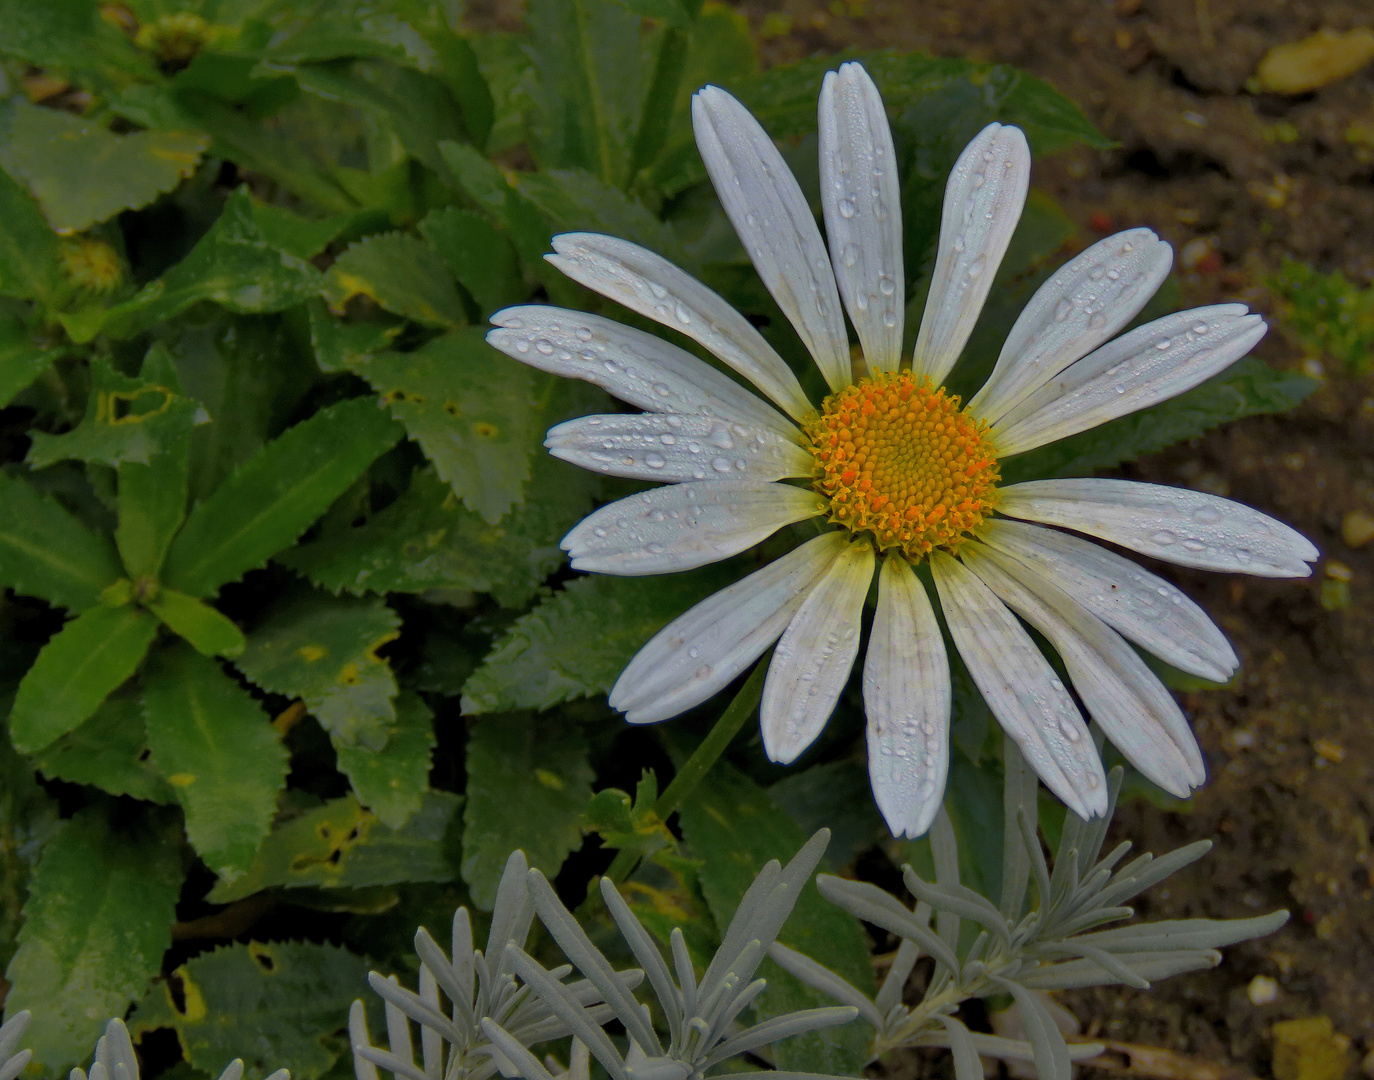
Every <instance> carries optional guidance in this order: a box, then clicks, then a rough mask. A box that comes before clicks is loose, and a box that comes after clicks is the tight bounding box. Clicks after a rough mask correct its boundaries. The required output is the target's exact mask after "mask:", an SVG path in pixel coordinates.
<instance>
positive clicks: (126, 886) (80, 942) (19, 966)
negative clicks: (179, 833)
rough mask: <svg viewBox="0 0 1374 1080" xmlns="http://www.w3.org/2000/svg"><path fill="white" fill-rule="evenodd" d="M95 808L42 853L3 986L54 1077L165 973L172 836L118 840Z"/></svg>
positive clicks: (173, 876)
mask: <svg viewBox="0 0 1374 1080" xmlns="http://www.w3.org/2000/svg"><path fill="white" fill-rule="evenodd" d="M104 818H105V812H104V810H103V809H102V808H100V807H92V808H90V809H88V810H83V811H81V812H80V813H78V814H77V815H76V816H75V817H74V818H72V819H71V820H70V821H68V822H66V823H64V824H63V826H62V828H61V831H59V832H58V834H57V835H56V836H55V837H53V839H52V840H51V841H49V843H48V846H47V847H46V848H44V850H43V857H42V859H41V860H40V861H39V863H38V868H37V870H36V871H35V873H34V876H33V880H32V882H31V884H30V887H29V901H28V903H27V904H25V905H24V926H23V929H21V930H20V931H19V951H18V952H16V953H15V954H14V958H13V959H12V960H11V961H10V965H9V968H8V970H7V971H6V972H5V978H6V979H8V980H9V983H10V989H9V995H8V997H7V998H6V1000H5V1008H6V1011H7V1013H8V1015H10V1016H13V1015H14V1014H15V1013H17V1012H18V1011H19V1010H20V1009H25V1008H27V1009H30V1010H32V1012H33V1021H32V1023H31V1025H30V1026H29V1030H28V1034H27V1035H26V1036H25V1039H24V1045H25V1046H28V1047H31V1048H32V1049H33V1052H34V1059H35V1060H36V1061H37V1062H39V1063H41V1064H42V1065H44V1066H45V1067H46V1068H47V1069H48V1070H50V1072H58V1071H61V1070H62V1069H63V1068H64V1067H66V1066H69V1065H73V1064H75V1063H76V1061H77V1060H85V1057H86V1055H87V1054H88V1053H89V1052H90V1050H89V1048H90V1046H92V1045H93V1044H94V1042H95V1039H96V1037H97V1036H98V1035H99V1034H100V1033H101V1031H102V1030H103V1029H104V1027H105V1023H106V1021H107V1020H108V1019H109V1018H110V1017H111V1016H123V1015H124V1012H125V1010H126V1009H127V1008H128V1006H129V1003H130V1002H131V1001H133V1000H134V999H135V998H136V997H138V996H139V995H140V994H142V993H143V990H144V988H145V987H146V986H147V985H148V980H149V979H151V978H152V977H153V976H155V975H156V974H157V973H158V970H159V969H160V968H161V966H162V954H163V952H164V951H165V950H166V949H167V948H168V947H169V946H170V945H171V944H172V933H171V926H172V921H173V919H174V918H175V907H176V901H177V894H178V893H179V892H180V891H181V881H182V876H183V873H182V866H181V850H180V845H179V844H178V843H177V842H176V841H175V840H174V839H173V837H172V836H171V835H167V834H163V835H160V836H154V835H144V836H138V837H131V836H120V835H118V834H116V833H114V832H113V831H112V830H111V829H110V828H109V826H108V825H107V824H106V822H105V820H104Z"/></svg>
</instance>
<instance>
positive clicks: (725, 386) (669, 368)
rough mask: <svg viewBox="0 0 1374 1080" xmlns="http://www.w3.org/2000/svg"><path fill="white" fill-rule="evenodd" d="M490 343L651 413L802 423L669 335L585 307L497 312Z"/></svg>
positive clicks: (770, 424) (787, 426)
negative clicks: (669, 339) (666, 338)
mask: <svg viewBox="0 0 1374 1080" xmlns="http://www.w3.org/2000/svg"><path fill="white" fill-rule="evenodd" d="M491 321H492V322H493V323H495V324H496V326H497V329H495V330H492V331H489V332H488V334H487V341H488V342H489V343H490V344H491V345H492V346H493V347H495V348H497V349H500V350H501V351H502V352H503V353H505V354H506V355H507V356H510V357H513V358H514V359H516V360H519V361H520V362H521V363H522V364H529V365H530V366H531V367H536V368H538V369H539V370H540V371H550V372H552V373H553V374H555V375H563V376H566V377H567V378H569V379H583V380H585V381H586V382H589V383H594V384H596V385H597V386H599V387H601V388H602V389H603V390H605V391H606V392H607V393H610V394H614V395H615V396H616V397H618V398H620V400H621V401H628V402H629V403H630V404H631V405H637V406H639V408H641V409H644V410H646V411H648V412H659V413H684V414H688V415H691V414H695V415H698V416H715V417H719V418H720V419H722V420H731V421H741V422H743V423H746V424H752V425H753V426H754V427H760V428H764V429H766V430H768V431H773V432H776V433H777V434H779V435H782V436H784V437H790V436H791V435H792V434H793V433H794V432H795V431H796V428H795V427H794V426H793V424H792V422H791V421H789V420H788V419H787V418H786V417H785V416H783V415H782V414H781V413H780V412H778V411H777V410H776V409H774V408H773V407H772V406H771V405H769V404H768V403H767V402H766V401H764V400H763V399H762V398H760V397H758V396H756V395H754V394H751V393H750V392H749V391H748V390H746V389H744V387H742V386H740V385H739V384H738V383H736V382H733V381H731V380H730V378H729V377H728V376H726V375H723V374H721V373H720V372H719V371H716V370H714V369H713V368H712V367H711V366H710V365H709V364H706V363H704V362H703V361H701V360H699V359H697V358H696V357H695V356H693V355H692V354H691V353H689V352H687V351H686V350H685V349H679V348H678V347H677V346H676V345H673V344H671V343H669V342H667V341H664V340H663V339H662V338H658V337H654V335H653V334H646V333H645V332H644V331H643V330H636V329H635V328H634V327H632V326H626V325H624V324H623V323H618V322H615V321H614V320H612V319H603V318H602V317H601V316H600V315H589V314H587V313H586V312H583V311H568V310H565V309H564V308H555V307H543V306H540V305H529V306H526V307H510V308H506V309H504V310H503V311H498V312H497V313H496V314H495V315H493V316H492V317H491Z"/></svg>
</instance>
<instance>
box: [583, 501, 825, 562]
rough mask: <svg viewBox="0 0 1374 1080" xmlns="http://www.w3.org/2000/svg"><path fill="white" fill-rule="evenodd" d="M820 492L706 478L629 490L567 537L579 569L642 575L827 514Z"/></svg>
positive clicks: (720, 554)
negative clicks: (633, 490) (624, 496)
mask: <svg viewBox="0 0 1374 1080" xmlns="http://www.w3.org/2000/svg"><path fill="white" fill-rule="evenodd" d="M825 510H826V501H825V500H824V499H823V498H821V497H820V496H819V495H817V494H816V493H815V492H814V491H808V490H807V489H806V488H799V487H792V486H791V485H790V484H770V483H766V482H763V481H759V480H704V481H700V482H691V483H686V484H676V485H673V486H670V487H660V488H654V489H653V490H652V491H641V492H639V493H638V494H637V495H630V496H628V497H627V498H624V499H620V500H619V501H617V502H613V503H611V504H609V505H608V506H603V507H601V509H599V510H597V511H595V512H594V513H591V514H588V515H587V516H586V517H584V518H583V519H582V520H581V521H580V522H578V523H577V525H576V526H575V527H574V528H573V529H572V531H571V532H569V533H568V535H567V536H565V537H563V549H564V550H565V551H566V552H567V553H568V554H569V555H570V556H571V557H572V564H573V568H574V569H576V570H588V571H595V572H597V573H601V574H620V575H624V576H626V577H641V576H643V575H646V574H671V573H673V572H675V571H678V570H691V569H692V568H693V567H697V566H705V565H706V564H707V563H713V562H720V560H721V559H728V558H729V557H730V556H731V555H738V554H739V553H740V552H741V551H744V550H745V549H746V548H751V547H753V546H754V545H755V544H757V543H758V542H759V541H760V540H762V539H764V538H765V537H767V536H771V535H772V534H773V533H775V532H777V531H778V530H779V529H781V528H782V527H783V526H784V525H790V524H791V523H792V522H794V521H804V520H805V519H807V518H809V517H815V516H816V515H818V514H823V513H825Z"/></svg>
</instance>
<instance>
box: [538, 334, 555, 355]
mask: <svg viewBox="0 0 1374 1080" xmlns="http://www.w3.org/2000/svg"><path fill="white" fill-rule="evenodd" d="M534 347H535V349H536V350H538V351H539V352H541V353H543V354H544V355H545V356H548V355H549V354H550V353H552V352H553V342H552V341H550V340H549V339H548V338H540V339H539V340H538V341H536V342H535V343H534Z"/></svg>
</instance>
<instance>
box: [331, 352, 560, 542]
mask: <svg viewBox="0 0 1374 1080" xmlns="http://www.w3.org/2000/svg"><path fill="white" fill-rule="evenodd" d="M485 336H486V332H485V329H484V328H482V327H479V326H474V327H469V328H467V329H464V330H460V331H458V332H457V333H453V334H446V335H444V336H443V337H440V338H435V339H434V340H433V341H431V342H430V343H429V344H428V345H425V346H424V347H423V348H421V349H417V350H416V351H415V352H411V353H383V354H381V355H379V356H375V357H373V358H372V359H370V360H368V361H367V362H366V363H364V364H362V365H361V366H360V367H358V368H357V371H358V374H360V375H362V376H363V378H365V379H366V380H367V381H368V382H369V383H370V384H371V385H372V388H373V389H374V390H376V391H377V393H378V394H380V395H381V399H382V401H384V402H385V403H386V404H387V405H388V406H389V407H390V409H391V415H392V416H394V417H395V418H396V419H397V420H399V421H401V423H403V424H405V426H406V431H408V432H409V433H410V436H411V438H413V439H415V440H416V441H417V442H418V443H419V444H420V445H421V446H422V447H423V448H424V451H425V456H426V457H428V458H429V459H430V460H431V461H432V462H433V463H434V468H435V469H436V470H437V471H438V473H439V475H440V476H441V477H443V478H444V479H445V480H446V481H448V483H449V485H450V486H451V487H452V488H453V491H454V493H455V494H456V495H458V496H459V497H460V498H461V499H462V500H463V503H464V504H465V505H466V506H467V507H468V509H469V510H473V511H475V512H476V513H478V514H480V515H481V516H482V517H483V518H485V519H486V520H487V521H488V522H489V523H491V524H493V525H494V524H496V523H497V522H498V521H500V520H501V518H502V517H504V516H505V515H506V513H507V512H508V511H509V510H510V509H511V507H512V506H515V505H517V504H518V503H519V502H520V501H521V492H522V489H523V488H524V486H525V482H526V481H527V480H528V479H529V477H530V458H531V456H532V455H533V454H534V453H536V450H535V438H534V435H535V425H536V424H537V422H538V419H539V413H538V405H537V403H536V402H535V400H534V394H535V388H536V381H538V382H543V381H544V380H537V377H536V375H535V374H534V372H533V371H531V370H530V368H528V367H526V366H525V365H523V364H513V363H511V362H510V360H509V359H507V358H506V357H504V356H502V355H501V354H500V353H498V352H497V351H496V350H495V349H493V348H492V347H491V346H490V345H488V344H487V343H486V340H485Z"/></svg>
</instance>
